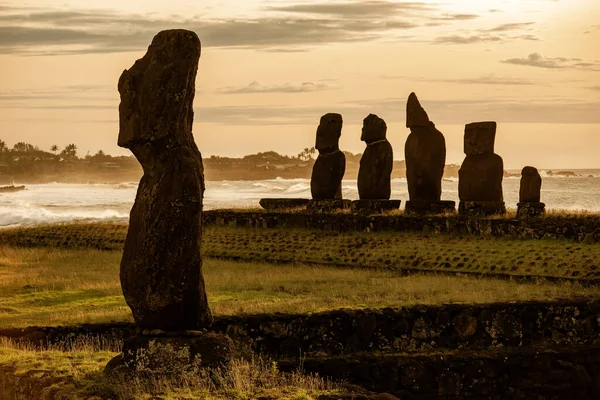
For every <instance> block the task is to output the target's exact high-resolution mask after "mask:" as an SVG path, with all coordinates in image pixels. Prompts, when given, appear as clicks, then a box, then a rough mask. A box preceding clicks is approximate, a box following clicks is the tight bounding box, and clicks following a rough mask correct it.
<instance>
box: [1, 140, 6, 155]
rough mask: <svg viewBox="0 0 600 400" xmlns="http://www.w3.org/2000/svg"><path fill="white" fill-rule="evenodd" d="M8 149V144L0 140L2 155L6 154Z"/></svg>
mask: <svg viewBox="0 0 600 400" xmlns="http://www.w3.org/2000/svg"><path fill="white" fill-rule="evenodd" d="M6 149H7V147H6V142H4V140H0V154H2V153H4V151H5V150H6Z"/></svg>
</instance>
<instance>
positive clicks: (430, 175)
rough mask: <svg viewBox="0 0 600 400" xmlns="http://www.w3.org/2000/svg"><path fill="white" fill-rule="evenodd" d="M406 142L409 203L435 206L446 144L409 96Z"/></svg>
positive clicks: (444, 160)
mask: <svg viewBox="0 0 600 400" xmlns="http://www.w3.org/2000/svg"><path fill="white" fill-rule="evenodd" d="M406 127H407V128H410V134H409V135H408V138H407V139H406V145H405V147H404V156H405V160H406V180H407V182H408V193H409V197H410V200H411V202H429V203H431V202H439V201H440V197H441V194H442V177H443V175H444V164H445V163H446V141H445V139H444V135H443V134H442V133H441V132H440V131H438V130H437V129H436V128H435V125H434V124H433V122H431V121H430V120H429V117H428V116H427V113H426V112H425V110H424V109H423V108H422V107H421V104H420V103H419V100H418V99H417V96H416V95H415V94H414V93H411V94H410V96H409V97H408V102H407V103H406Z"/></svg>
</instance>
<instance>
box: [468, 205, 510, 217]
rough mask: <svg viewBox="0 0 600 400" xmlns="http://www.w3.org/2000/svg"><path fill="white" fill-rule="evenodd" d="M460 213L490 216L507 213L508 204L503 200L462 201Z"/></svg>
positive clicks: (470, 215)
mask: <svg viewBox="0 0 600 400" xmlns="http://www.w3.org/2000/svg"><path fill="white" fill-rule="evenodd" d="M458 213H459V214H460V215H466V216H469V217H488V216H492V215H499V214H506V206H505V205H504V202H503V201H461V202H460V203H459V205H458Z"/></svg>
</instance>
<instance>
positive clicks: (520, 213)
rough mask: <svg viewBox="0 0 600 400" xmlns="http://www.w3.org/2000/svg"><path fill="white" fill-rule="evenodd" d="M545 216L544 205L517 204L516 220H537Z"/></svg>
mask: <svg viewBox="0 0 600 400" xmlns="http://www.w3.org/2000/svg"><path fill="white" fill-rule="evenodd" d="M545 214H546V204H544V203H532V202H527V203H518V204H517V218H523V219H525V218H537V217H543V216H544V215H545Z"/></svg>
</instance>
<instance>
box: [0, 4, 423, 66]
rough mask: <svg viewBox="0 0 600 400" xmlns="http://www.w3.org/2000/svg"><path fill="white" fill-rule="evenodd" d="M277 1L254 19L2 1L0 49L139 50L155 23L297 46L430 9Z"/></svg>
mask: <svg viewBox="0 0 600 400" xmlns="http://www.w3.org/2000/svg"><path fill="white" fill-rule="evenodd" d="M276 9H278V8H277V7H271V8H270V10H271V11H270V12H267V13H263V14H262V16H261V17H257V18H253V19H239V18H238V19H209V18H205V17H202V18H200V17H177V16H171V17H169V18H157V17H156V16H155V15H127V14H119V13H116V12H113V11H110V10H72V9H65V10H57V9H40V8H34V9H26V10H22V9H18V8H10V7H5V8H4V9H0V54H1V53H4V54H6V53H17V54H25V55H26V54H34V55H40V54H43V55H51V54H57V55H63V54H82V53H109V52H124V51H139V50H141V49H144V48H146V47H147V46H148V43H150V41H151V39H152V37H153V36H154V34H155V33H156V32H157V31H158V30H162V29H170V28H173V27H174V26H177V27H178V28H182V29H189V30H193V31H195V32H197V33H198V35H199V36H200V38H201V40H202V45H203V47H236V48H251V49H276V50H271V51H290V49H292V50H294V49H295V48H297V47H306V46H315V45H322V44H331V43H342V42H349V41H370V40H375V39H378V38H380V37H382V36H383V35H384V34H385V33H387V32H392V31H395V30H405V29H411V28H415V27H418V26H420V24H419V23H418V22H416V21H413V20H403V19H398V18H397V17H398V16H399V15H401V13H402V12H403V11H404V10H414V11H419V10H430V7H429V6H427V5H425V4H422V3H396V2H392V1H367V2H351V3H343V4H325V3H321V4H305V5H298V6H289V7H279V9H281V10H283V9H286V10H287V13H286V14H285V15H282V14H281V12H276V11H275V10H276ZM281 10H280V11H281ZM302 10H305V11H306V12H307V13H308V15H304V12H303V13H302V15H299V13H300V11H302ZM290 13H291V15H290ZM379 14H381V15H380V17H381V18H379V16H378V15H379ZM340 16H346V17H343V18H342V17H340ZM368 16H372V17H369V18H367V17H368ZM373 16H377V17H373ZM384 17H385V18H384ZM421 17H422V18H429V17H428V16H424V15H422V16H421Z"/></svg>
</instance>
